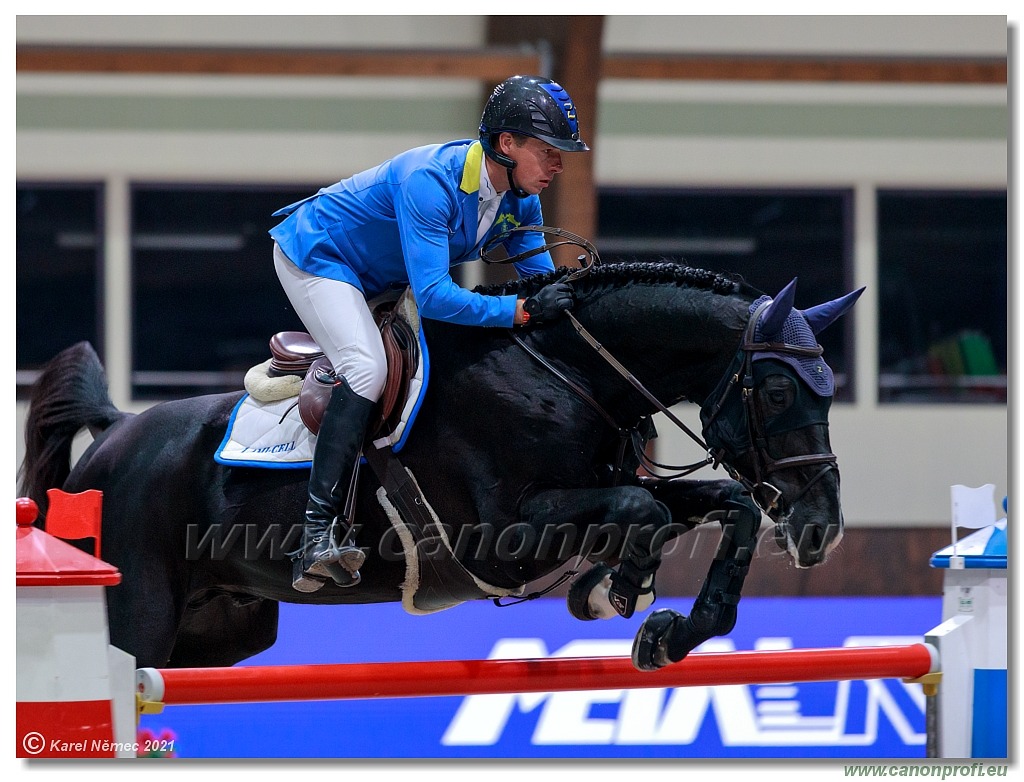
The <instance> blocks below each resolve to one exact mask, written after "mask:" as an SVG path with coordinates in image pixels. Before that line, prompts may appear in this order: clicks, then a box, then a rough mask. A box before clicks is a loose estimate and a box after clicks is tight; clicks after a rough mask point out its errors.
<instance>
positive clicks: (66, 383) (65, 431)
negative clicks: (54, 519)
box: [18, 342, 128, 513]
mask: <svg viewBox="0 0 1024 782" xmlns="http://www.w3.org/2000/svg"><path fill="white" fill-rule="evenodd" d="M126 415H128V414H127V413H123V412H121V411H120V410H118V409H117V408H116V407H114V403H113V402H111V401H110V395H109V394H108V392H107V376H106V373H105V372H104V370H103V364H101V363H100V359H99V356H97V355H96V351H95V350H93V347H92V345H90V344H89V343H88V342H79V343H78V344H77V345H73V346H71V347H70V348H67V349H65V350H63V351H61V352H60V353H58V354H57V355H56V356H54V358H52V359H51V360H50V361H49V363H47V364H46V366H45V367H43V370H42V373H41V374H40V375H39V379H38V380H37V381H36V383H35V385H34V386H33V388H32V395H31V396H30V397H29V409H28V416H27V418H26V419H25V458H24V460H23V461H22V463H21V466H20V468H19V470H18V475H19V478H20V485H19V487H18V492H19V496H21V497H31V498H32V499H33V500H35V501H36V503H37V504H38V505H39V509H40V511H41V512H43V513H45V509H46V506H47V501H46V490H47V489H51V488H60V487H61V486H63V485H64V481H66V480H67V478H68V475H70V474H71V446H72V443H73V441H74V439H75V435H77V434H78V432H79V431H81V430H82V429H84V428H85V427H88V428H89V431H90V432H91V433H92V435H93V436H94V437H95V436H96V435H98V434H99V433H100V432H102V431H104V430H105V429H107V428H108V427H109V426H110V425H111V424H114V423H116V422H117V421H120V420H121V419H122V418H124V417H125V416H126Z"/></svg>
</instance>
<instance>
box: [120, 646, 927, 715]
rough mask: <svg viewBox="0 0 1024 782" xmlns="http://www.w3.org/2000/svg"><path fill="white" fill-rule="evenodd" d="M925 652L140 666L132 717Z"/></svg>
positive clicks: (821, 667)
mask: <svg viewBox="0 0 1024 782" xmlns="http://www.w3.org/2000/svg"><path fill="white" fill-rule="evenodd" d="M938 664H939V658H938V652H937V651H936V649H935V648H934V647H933V646H931V645H929V644H923V643H920V644H910V645H906V646H883V647H861V648H834V649H787V650H777V651H776V650H772V651H752V652H728V653H710V652H709V653H697V654H691V655H689V656H688V657H687V658H686V659H684V660H683V661H682V662H679V663H675V664H673V665H669V666H667V667H665V668H662V669H660V670H657V671H651V672H641V671H638V670H636V669H635V668H634V667H633V663H632V661H631V660H630V658H628V657H566V658H548V659H532V660H530V659H527V660H442V661H430V662H394V663H346V664H341V665H288V666H249V667H240V668H175V669H164V670H158V669H156V668H140V669H139V670H138V672H137V675H136V681H137V685H138V699H139V706H140V709H141V710H142V711H143V712H144V713H152V712H155V711H159V710H160V709H161V708H162V707H163V705H165V704H166V705H186V704H193V705H195V704H215V703H270V702H275V701H324V700H350V699H360V698H416V697H430V696H444V695H486V694H497V693H519V692H560V691H568V690H609V689H640V688H651V687H694V686H714V685H723V684H773V683H781V682H818V681H847V680H860V679H889V678H903V679H918V678H920V677H923V676H925V675H926V674H928V673H932V672H934V671H936V670H938Z"/></svg>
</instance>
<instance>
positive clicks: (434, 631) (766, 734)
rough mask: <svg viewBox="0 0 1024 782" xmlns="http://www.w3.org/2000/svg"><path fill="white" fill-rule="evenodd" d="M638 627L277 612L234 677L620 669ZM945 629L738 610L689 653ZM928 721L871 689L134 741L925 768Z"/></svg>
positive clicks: (460, 613)
mask: <svg viewBox="0 0 1024 782" xmlns="http://www.w3.org/2000/svg"><path fill="white" fill-rule="evenodd" d="M691 604H692V600H690V599H660V600H659V601H658V603H657V606H658V607H670V608H675V609H676V610H678V611H682V612H684V613H685V612H687V611H688V610H689V607H690V605H691ZM641 620H642V618H641V617H636V618H634V619H632V620H628V621H626V620H621V619H612V620H608V621H596V622H579V621H577V620H575V619H573V618H572V617H571V616H570V615H569V614H568V611H567V609H566V607H565V604H564V602H562V601H561V600H556V599H547V598H545V599H541V600H536V601H533V602H532V603H527V604H524V605H520V606H515V607H507V608H498V607H496V606H494V605H492V604H490V603H487V602H478V603H470V604H466V605H463V606H459V607H456V608H453V609H450V610H448V611H443V612H440V613H437V614H432V615H429V616H411V615H409V614H406V613H404V612H403V611H402V609H401V607H400V606H399V605H376V606H344V607H342V606H338V607H317V606H293V605H282V606H281V628H280V633H279V640H278V643H277V644H276V645H275V646H274V647H273V648H271V649H270V650H268V651H266V652H264V653H262V654H260V655H258V656H257V657H253V658H251V659H249V660H246V661H245V662H244V663H242V665H289V664H299V663H303V664H306V663H309V664H316V663H344V662H390V661H404V660H457V659H487V658H530V657H580V656H584V657H590V656H603V655H629V653H630V647H631V645H632V640H633V636H634V634H635V633H636V630H637V629H638V628H639V625H640V622H641ZM940 622H941V599H940V598H938V597H935V598H931V597H927V598H859V597H858V598H745V599H744V600H743V602H742V603H741V605H740V619H739V622H738V623H737V627H736V629H735V630H734V631H733V633H732V634H730V635H729V636H728V637H725V638H718V639H714V640H712V641H709V642H708V643H706V644H704V645H703V646H702V647H701V648H700V649H699V651H706V652H712V651H713V652H723V651H732V650H737V649H788V648H801V647H833V646H879V645H888V644H906V643H915V642H918V641H920V640H922V636H923V635H924V633H925V632H927V631H928V630H930V629H931V628H932V627H934V626H936V625H937V624H939V623H940ZM924 708H925V702H924V695H923V693H922V691H921V687H920V685H916V684H907V683H904V682H902V681H899V680H879V681H868V682H864V681H857V682H816V683H791V684H773V685H729V686H718V687H686V688H652V689H641V690H603V691H593V692H560V693H527V694H509V695H472V696H465V697H443V698H403V699H388V700H353V701H340V702H326V701H310V702H303V703H268V704H234V705H226V706H168V707H167V708H166V709H165V710H164V712H163V713H161V714H156V715H147V716H144V717H143V718H142V721H141V724H140V728H141V729H145V730H149V731H152V732H153V733H154V734H155V735H160V734H162V733H165V732H166V735H168V736H173V745H172V746H173V750H174V754H175V755H176V756H178V757H182V758H232V759H234V758H387V759H399V758H487V759H490V758H547V759H552V758H567V759H581V758H860V757H874V758H880V757H890V758H894V757H895V758H923V757H924V751H925V747H924V744H925V720H924Z"/></svg>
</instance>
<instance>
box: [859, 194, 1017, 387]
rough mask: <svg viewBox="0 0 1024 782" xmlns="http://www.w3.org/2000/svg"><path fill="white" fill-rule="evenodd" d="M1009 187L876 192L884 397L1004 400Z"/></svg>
mask: <svg viewBox="0 0 1024 782" xmlns="http://www.w3.org/2000/svg"><path fill="white" fill-rule="evenodd" d="M1006 267H1007V217H1006V193H1005V191H998V192H968V193H965V192H906V191H900V192H897V191H880V192H879V194H878V288H879V329H880V334H879V400H880V401H882V402H1003V403H1005V402H1006V329H1007V315H1006V312H1007V301H1008V299H1007V290H1006Z"/></svg>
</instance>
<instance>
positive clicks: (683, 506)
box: [635, 476, 754, 528]
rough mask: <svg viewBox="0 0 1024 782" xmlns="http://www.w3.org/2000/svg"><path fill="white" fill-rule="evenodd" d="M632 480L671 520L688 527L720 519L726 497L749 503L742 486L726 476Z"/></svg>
mask: <svg viewBox="0 0 1024 782" xmlns="http://www.w3.org/2000/svg"><path fill="white" fill-rule="evenodd" d="M635 483H636V485H637V486H639V487H641V488H642V489H645V490H646V491H648V492H650V494H651V496H652V497H654V499H656V500H658V502H660V503H662V504H663V505H664V506H665V507H666V508H668V509H669V511H670V512H671V513H672V520H673V521H674V522H676V523H677V524H685V525H687V526H689V527H691V528H692V527H696V526H699V525H701V524H705V523H707V522H709V521H721V520H722V518H723V513H722V509H723V508H725V507H726V504H727V503H728V502H730V501H735V502H740V503H749V495H746V494H745V491H744V489H743V487H742V486H741V485H740V484H739V483H737V482H736V481H734V480H731V479H729V478H722V479H718V480H711V481H702V480H694V479H688V478H654V477H648V476H637V477H636V478H635ZM751 507H752V508H753V507H754V506H753V505H751Z"/></svg>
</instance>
